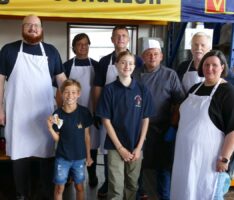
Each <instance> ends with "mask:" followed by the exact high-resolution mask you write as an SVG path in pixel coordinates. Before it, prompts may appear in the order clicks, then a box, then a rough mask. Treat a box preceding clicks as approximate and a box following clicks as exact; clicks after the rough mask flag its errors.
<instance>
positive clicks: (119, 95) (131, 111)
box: [96, 79, 153, 151]
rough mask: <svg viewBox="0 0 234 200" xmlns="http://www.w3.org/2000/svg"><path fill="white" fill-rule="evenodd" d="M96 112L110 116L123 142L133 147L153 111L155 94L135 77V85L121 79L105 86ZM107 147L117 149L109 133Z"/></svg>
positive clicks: (124, 144) (128, 147)
mask: <svg viewBox="0 0 234 200" xmlns="http://www.w3.org/2000/svg"><path fill="white" fill-rule="evenodd" d="M96 114H97V115H98V116H100V117H102V118H106V119H110V121H111V124H112V126H113V127H114V130H115V132H116V134H117V137H118V139H119V140H120V142H121V143H122V145H123V146H124V147H125V148H127V149H128V150H129V151H132V150H134V149H135V148H136V145H137V144H138V142H139V138H140V134H141V124H142V119H144V118H148V117H150V116H152V114H153V103H152V97H151V94H150V92H149V91H148V90H147V88H146V87H145V86H143V85H142V84H140V83H138V82H137V81H136V80H134V79H132V82H131V85H130V86H129V87H125V86H124V85H123V84H122V83H121V82H120V81H119V80H118V79H117V80H116V81H114V82H112V83H110V84H108V85H106V86H105V87H104V89H103V92H102V95H101V98H100V100H99V103H98V107H97V112H96ZM105 148H106V149H115V146H114V144H113V143H112V141H111V139H110V137H109V136H108V135H107V137H106V141H105Z"/></svg>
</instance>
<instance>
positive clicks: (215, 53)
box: [198, 50, 228, 78]
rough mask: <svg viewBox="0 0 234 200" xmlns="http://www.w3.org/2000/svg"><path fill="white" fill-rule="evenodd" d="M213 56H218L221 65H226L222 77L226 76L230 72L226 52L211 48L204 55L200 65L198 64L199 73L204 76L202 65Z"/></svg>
mask: <svg viewBox="0 0 234 200" xmlns="http://www.w3.org/2000/svg"><path fill="white" fill-rule="evenodd" d="M211 56H216V57H217V58H218V59H219V61H220V63H221V65H224V69H223V71H222V73H221V77H222V78H223V77H226V76H227V74H228V64H227V60H226V58H225V56H224V54H223V53H222V51H219V50H211V51H209V52H208V53H206V54H205V55H204V56H203V57H202V59H201V61H200V63H199V65H198V75H199V76H202V77H203V76H204V74H203V71H202V66H203V64H204V62H205V60H206V59H207V58H209V57H211Z"/></svg>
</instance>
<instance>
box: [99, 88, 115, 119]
mask: <svg viewBox="0 0 234 200" xmlns="http://www.w3.org/2000/svg"><path fill="white" fill-rule="evenodd" d="M108 86H109V85H108ZM108 86H105V87H104V89H103V91H102V94H101V97H100V99H99V101H98V105H97V110H96V115H97V116H99V117H101V118H106V119H111V116H112V115H111V99H112V95H111V92H110V90H109V88H108Z"/></svg>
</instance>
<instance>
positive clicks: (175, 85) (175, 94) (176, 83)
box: [170, 71, 185, 104]
mask: <svg viewBox="0 0 234 200" xmlns="http://www.w3.org/2000/svg"><path fill="white" fill-rule="evenodd" d="M171 75H172V76H171V83H170V84H171V91H172V99H173V103H174V104H180V103H181V102H182V101H183V100H184V98H185V92H184V90H183V88H182V84H181V82H180V80H179V78H178V76H177V74H176V72H174V71H172V74H171Z"/></svg>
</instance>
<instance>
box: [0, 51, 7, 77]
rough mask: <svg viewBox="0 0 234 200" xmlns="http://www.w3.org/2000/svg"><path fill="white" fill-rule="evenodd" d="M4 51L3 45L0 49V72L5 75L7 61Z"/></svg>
mask: <svg viewBox="0 0 234 200" xmlns="http://www.w3.org/2000/svg"><path fill="white" fill-rule="evenodd" d="M6 57H7V55H6V51H5V48H4V47H3V48H2V50H1V51H0V74H2V75H4V76H6V75H7V70H6V69H7V67H6V66H7V63H6Z"/></svg>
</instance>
